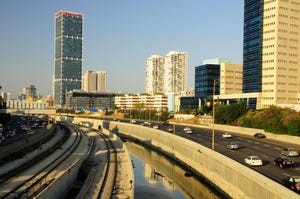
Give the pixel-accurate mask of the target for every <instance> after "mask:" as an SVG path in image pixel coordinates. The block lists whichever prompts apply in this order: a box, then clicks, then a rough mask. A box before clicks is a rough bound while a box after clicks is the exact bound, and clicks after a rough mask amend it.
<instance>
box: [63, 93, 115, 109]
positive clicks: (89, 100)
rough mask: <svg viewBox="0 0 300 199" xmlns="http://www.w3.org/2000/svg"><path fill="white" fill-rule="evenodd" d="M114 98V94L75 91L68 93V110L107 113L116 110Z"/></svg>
mask: <svg viewBox="0 0 300 199" xmlns="http://www.w3.org/2000/svg"><path fill="white" fill-rule="evenodd" d="M114 97H115V95H114V94H113V93H98V92H84V91H79V90H73V91H69V92H68V93H67V99H66V108H70V109H79V108H81V109H85V110H88V111H91V110H92V111H95V110H97V111H101V112H105V111H109V110H112V109H113V108H114Z"/></svg>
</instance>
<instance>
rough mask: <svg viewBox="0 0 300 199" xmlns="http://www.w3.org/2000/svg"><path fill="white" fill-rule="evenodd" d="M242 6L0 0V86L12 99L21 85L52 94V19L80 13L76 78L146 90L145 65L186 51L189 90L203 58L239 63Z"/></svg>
mask: <svg viewBox="0 0 300 199" xmlns="http://www.w3.org/2000/svg"><path fill="white" fill-rule="evenodd" d="M243 4H244V3H243V1H241V0H209V1H207V0H184V1H183V0H90V1H83V0H42V1H41V0H26V1H23V0H2V1H1V2H0V18H1V20H0V27H1V31H0V69H1V70H0V85H1V86H2V90H1V91H2V92H11V93H12V95H13V97H16V95H17V94H18V93H20V92H21V90H22V88H24V87H26V85H27V84H33V85H35V86H36V87H37V90H38V94H41V95H48V94H51V91H52V75H53V72H54V13H56V12H57V11H59V10H69V11H73V12H79V13H83V14H84V41H83V73H84V72H85V71H86V70H87V69H89V70H95V71H107V84H108V85H107V87H108V88H107V90H108V92H120V91H122V92H125V93H142V92H144V91H145V88H144V87H145V86H144V85H145V61H146V59H147V58H148V57H150V56H151V55H153V54H159V55H163V56H164V55H166V54H167V53H168V52H169V51H171V50H178V51H186V52H188V59H189V60H188V87H189V88H193V87H194V71H195V67H196V66H199V65H201V64H202V61H203V60H204V59H210V58H216V57H219V58H226V59H230V60H231V61H232V63H237V64H242V38H243Z"/></svg>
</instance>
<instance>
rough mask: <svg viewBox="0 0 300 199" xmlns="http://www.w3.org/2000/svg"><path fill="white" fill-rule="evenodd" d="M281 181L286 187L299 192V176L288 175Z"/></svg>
mask: <svg viewBox="0 0 300 199" xmlns="http://www.w3.org/2000/svg"><path fill="white" fill-rule="evenodd" d="M283 182H284V185H285V186H287V187H288V188H290V189H292V190H294V191H296V192H298V193H300V176H290V177H288V178H287V179H285V180H284V181H283Z"/></svg>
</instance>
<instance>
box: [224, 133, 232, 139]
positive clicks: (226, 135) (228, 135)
mask: <svg viewBox="0 0 300 199" xmlns="http://www.w3.org/2000/svg"><path fill="white" fill-rule="evenodd" d="M222 137H223V138H231V137H232V135H231V134H229V133H224V134H223V135H222Z"/></svg>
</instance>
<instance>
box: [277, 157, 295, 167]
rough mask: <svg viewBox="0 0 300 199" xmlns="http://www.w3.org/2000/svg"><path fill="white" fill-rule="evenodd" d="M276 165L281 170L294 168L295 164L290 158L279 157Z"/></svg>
mask: <svg viewBox="0 0 300 199" xmlns="http://www.w3.org/2000/svg"><path fill="white" fill-rule="evenodd" d="M274 165H275V166H279V167H280V168H284V167H293V166H294V162H293V161H292V159H291V158H289V157H278V158H276V159H275V160H274Z"/></svg>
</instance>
